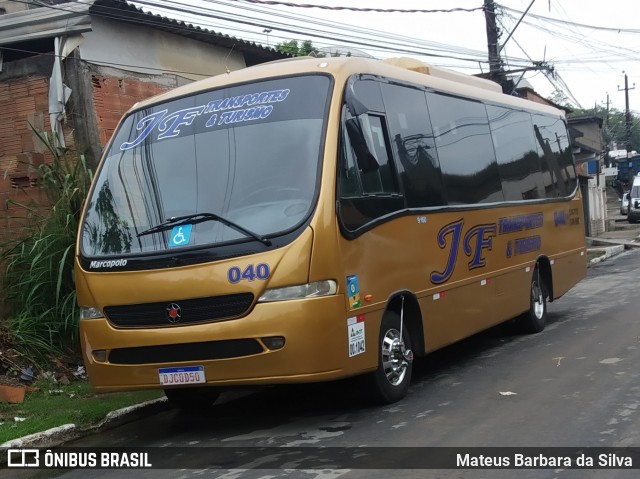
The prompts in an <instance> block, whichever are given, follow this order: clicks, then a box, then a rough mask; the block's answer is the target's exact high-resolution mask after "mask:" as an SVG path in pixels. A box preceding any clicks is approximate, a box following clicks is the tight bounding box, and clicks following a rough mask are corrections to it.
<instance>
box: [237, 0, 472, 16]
mask: <svg viewBox="0 0 640 479" xmlns="http://www.w3.org/2000/svg"><path fill="white" fill-rule="evenodd" d="M231 1H235V2H242V3H255V4H259V5H281V6H284V7H293V8H319V9H322V10H349V11H352V12H379V13H452V12H475V11H477V10H482V8H483V7H475V8H446V9H444V8H443V9H431V10H428V9H422V8H368V7H345V6H330V5H315V4H313V5H312V4H307V3H294V2H283V1H277V0H231Z"/></svg>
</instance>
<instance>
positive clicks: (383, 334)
mask: <svg viewBox="0 0 640 479" xmlns="http://www.w3.org/2000/svg"><path fill="white" fill-rule="evenodd" d="M400 329H401V325H400V317H399V316H398V315H397V314H396V313H392V312H387V313H386V314H385V316H384V318H383V319H382V324H381V325H380V336H379V341H378V368H377V369H376V370H375V371H373V372H371V373H369V374H367V375H366V376H365V378H364V379H365V382H366V386H367V387H366V390H367V393H368V395H369V398H370V399H371V400H373V401H374V402H375V403H377V404H391V403H394V402H396V401H399V400H400V399H402V398H403V397H404V396H406V394H407V391H408V389H409V385H410V383H411V372H412V363H413V353H412V352H411V339H410V336H409V331H408V329H407V324H406V322H405V323H404V324H403V325H402V335H401V333H400Z"/></svg>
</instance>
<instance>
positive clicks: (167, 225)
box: [138, 213, 271, 246]
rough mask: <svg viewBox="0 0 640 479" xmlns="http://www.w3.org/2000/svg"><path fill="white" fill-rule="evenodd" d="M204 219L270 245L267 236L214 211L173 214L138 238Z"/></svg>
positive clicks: (203, 220) (140, 234) (139, 234)
mask: <svg viewBox="0 0 640 479" xmlns="http://www.w3.org/2000/svg"><path fill="white" fill-rule="evenodd" d="M205 221H219V222H220V223H222V224H223V225H226V226H228V227H229V228H232V229H234V230H236V231H239V232H240V233H243V234H244V235H246V236H250V237H251V238H254V239H256V240H258V241H260V242H261V243H262V244H264V245H265V246H271V241H270V240H269V239H268V238H265V237H264V236H261V235H259V234H258V233H254V232H253V231H250V230H248V229H246V228H244V227H242V226H240V225H239V224H237V223H234V222H233V221H230V220H228V219H226V218H223V217H222V216H219V215H217V214H215V213H195V214H192V215H185V216H173V217H171V218H169V219H167V220H166V221H164V222H163V223H160V224H159V225H156V226H152V227H151V228H149V229H146V230H144V231H143V232H141V233H138V238H139V237H140V236H145V235H149V234H152V233H158V232H160V231H166V230H168V229H171V228H173V227H174V226H182V225H187V224H189V225H192V224H197V223H203V222H205Z"/></svg>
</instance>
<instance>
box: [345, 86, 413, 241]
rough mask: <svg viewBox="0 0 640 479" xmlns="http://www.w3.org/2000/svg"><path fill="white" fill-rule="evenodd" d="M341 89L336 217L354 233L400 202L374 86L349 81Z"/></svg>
mask: <svg viewBox="0 0 640 479" xmlns="http://www.w3.org/2000/svg"><path fill="white" fill-rule="evenodd" d="M347 89H348V90H347V94H346V95H345V97H346V99H345V101H346V105H345V107H344V108H343V114H342V128H341V131H342V134H341V145H340V161H339V170H340V176H339V184H338V189H339V194H340V209H339V214H340V220H341V222H342V224H343V225H344V226H345V227H346V228H347V229H349V230H356V229H358V228H360V227H361V226H364V225H366V224H367V223H370V222H372V221H374V220H375V219H377V218H380V217H382V216H384V215H387V214H389V213H392V212H394V211H397V210H399V209H402V208H404V198H403V197H402V196H401V195H400V191H399V186H398V181H397V171H396V168H395V165H394V162H393V157H392V155H391V145H390V141H389V133H388V129H387V128H388V125H387V118H386V116H385V115H384V109H383V106H382V99H381V96H380V84H379V82H377V81H371V80H365V81H358V80H353V81H352V83H350V84H349V85H348V86H347ZM371 110H375V111H371Z"/></svg>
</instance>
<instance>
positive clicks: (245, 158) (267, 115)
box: [82, 76, 330, 256]
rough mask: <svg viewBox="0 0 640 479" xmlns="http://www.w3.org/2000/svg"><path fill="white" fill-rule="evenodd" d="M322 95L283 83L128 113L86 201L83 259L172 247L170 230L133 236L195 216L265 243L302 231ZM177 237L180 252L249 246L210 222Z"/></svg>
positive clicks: (317, 82)
mask: <svg viewBox="0 0 640 479" xmlns="http://www.w3.org/2000/svg"><path fill="white" fill-rule="evenodd" d="M329 87H330V80H329V78H328V77H323V76H304V77H292V78H284V79H279V80H271V81H265V82H258V83H252V84H246V85H242V86H237V87H232V88H228V89H225V90H216V91H207V92H202V93H199V94H197V95H192V96H189V97H185V98H180V99H177V100H174V101H171V102H168V103H165V104H160V105H157V106H154V107H153V108H150V109H148V110H144V111H138V112H135V113H133V114H132V115H131V116H129V117H128V118H127V119H126V120H125V121H124V122H123V124H122V126H121V128H120V129H119V130H118V131H117V132H116V134H115V138H114V141H113V143H112V146H111V149H110V151H109V152H108V153H107V155H106V158H105V162H104V165H103V167H102V168H101V170H100V173H99V176H98V178H97V179H96V183H95V188H94V191H93V193H92V196H91V197H90V198H89V200H88V208H87V213H86V216H85V221H84V224H83V230H82V251H83V253H84V254H87V255H90V256H93V255H110V254H113V255H121V254H123V253H144V252H154V251H163V250H167V249H169V248H173V247H175V246H178V243H175V242H173V243H172V242H171V234H172V230H171V229H168V230H167V231H162V232H157V233H153V234H148V235H142V236H139V234H140V233H141V232H143V231H144V230H146V229H148V228H150V227H153V226H155V225H157V224H159V223H161V222H163V221H165V220H166V219H167V218H171V217H177V216H183V215H191V214H196V213H213V214H215V215H219V216H222V217H224V218H226V219H228V220H230V221H232V222H235V223H237V224H238V225H240V226H241V227H243V228H245V229H247V230H250V231H253V232H255V233H258V234H261V235H265V236H272V235H276V234H278V233H282V232H285V231H289V230H291V229H292V228H294V227H295V226H296V225H299V224H300V223H301V222H302V221H303V220H304V219H305V218H306V217H307V216H308V214H309V212H310V211H311V208H312V203H313V198H314V196H315V191H316V183H317V173H318V170H319V158H320V153H321V151H322V149H321V146H322V134H323V128H324V118H325V111H326V105H327V97H328V93H329ZM185 226H188V225H185ZM184 230H188V231H189V232H190V236H189V239H188V241H182V239H184V238H185V237H184V236H181V242H180V244H179V246H200V245H208V244H215V243H221V242H226V241H238V240H242V241H243V240H245V239H246V238H247V236H246V235H245V234H243V233H241V232H239V231H237V230H235V229H233V228H231V227H229V226H226V225H225V224H223V223H221V222H216V221H206V222H200V223H194V224H193V225H190V227H188V228H184ZM181 233H182V234H183V235H184V231H182V232H181Z"/></svg>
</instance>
